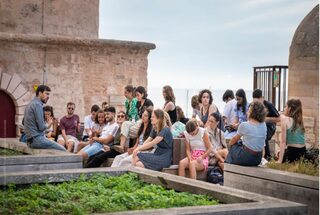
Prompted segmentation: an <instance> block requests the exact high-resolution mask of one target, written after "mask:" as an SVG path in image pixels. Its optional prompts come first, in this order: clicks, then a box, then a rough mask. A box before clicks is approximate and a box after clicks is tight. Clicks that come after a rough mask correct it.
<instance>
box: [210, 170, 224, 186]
mask: <svg viewBox="0 0 320 215" xmlns="http://www.w3.org/2000/svg"><path fill="white" fill-rule="evenodd" d="M207 181H208V182H210V183H213V184H220V185H223V171H222V170H221V169H220V167H218V166H214V167H213V168H212V169H209V170H208V172H207Z"/></svg>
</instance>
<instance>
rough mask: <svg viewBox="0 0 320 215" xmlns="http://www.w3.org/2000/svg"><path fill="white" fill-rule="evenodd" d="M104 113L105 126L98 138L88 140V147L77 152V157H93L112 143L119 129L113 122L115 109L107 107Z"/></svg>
mask: <svg viewBox="0 0 320 215" xmlns="http://www.w3.org/2000/svg"><path fill="white" fill-rule="evenodd" d="M105 112H106V116H105V117H106V122H107V125H106V126H104V127H103V129H102V132H101V134H100V137H92V138H90V139H89V145H87V146H86V147H84V148H83V149H82V150H81V151H80V152H78V155H81V156H82V157H83V159H88V158H90V157H92V156H94V155H95V154H97V153H99V152H100V151H101V150H103V149H104V148H106V147H107V148H108V147H109V146H110V145H111V144H112V143H113V140H114V137H115V136H116V134H117V131H118V129H119V125H118V124H117V123H116V122H115V114H116V109H115V108H114V107H108V108H106V109H105ZM108 145H109V146H108Z"/></svg>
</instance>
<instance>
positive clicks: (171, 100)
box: [162, 85, 176, 103]
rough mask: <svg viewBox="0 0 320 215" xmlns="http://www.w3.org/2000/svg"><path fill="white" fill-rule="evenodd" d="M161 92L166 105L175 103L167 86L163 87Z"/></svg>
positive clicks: (170, 89) (172, 94)
mask: <svg viewBox="0 0 320 215" xmlns="http://www.w3.org/2000/svg"><path fill="white" fill-rule="evenodd" d="M162 90H163V92H164V93H165V97H164V99H165V100H166V103H168V102H173V103H175V101H176V97H175V96H174V93H173V89H172V87H171V86H169V85H165V86H164V87H163V89H162Z"/></svg>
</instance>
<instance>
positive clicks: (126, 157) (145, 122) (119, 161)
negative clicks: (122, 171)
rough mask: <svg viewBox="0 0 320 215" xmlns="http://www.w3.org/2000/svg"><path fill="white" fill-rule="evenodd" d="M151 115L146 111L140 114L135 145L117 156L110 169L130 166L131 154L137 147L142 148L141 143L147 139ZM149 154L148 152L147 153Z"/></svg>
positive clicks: (150, 126) (149, 111) (150, 112)
mask: <svg viewBox="0 0 320 215" xmlns="http://www.w3.org/2000/svg"><path fill="white" fill-rule="evenodd" d="M151 114H152V111H151V110H149V109H146V110H145V111H144V112H143V114H142V123H141V125H140V128H139V130H138V138H137V141H136V144H135V145H134V146H133V147H132V148H129V149H128V152H126V153H123V154H121V155H118V156H116V157H115V158H114V160H113V163H112V165H111V167H119V166H126V165H130V164H131V162H132V152H133V150H135V149H136V148H137V147H138V146H142V145H143V142H144V141H145V140H146V139H147V138H148V137H149V135H150V132H151V129H152V125H151ZM148 152H149V151H148Z"/></svg>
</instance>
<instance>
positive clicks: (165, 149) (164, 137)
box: [132, 109, 173, 171]
mask: <svg viewBox="0 0 320 215" xmlns="http://www.w3.org/2000/svg"><path fill="white" fill-rule="evenodd" d="M151 124H152V126H153V129H152V131H151V133H150V136H149V137H148V139H147V140H146V141H145V142H144V144H143V145H142V146H138V147H137V148H136V149H135V150H134V151H133V159H132V164H133V165H134V166H138V167H141V168H147V169H152V170H157V171H160V170H162V169H163V168H166V167H169V166H170V164H171V161H172V145H173V138H172V134H171V131H170V128H169V127H168V126H166V123H165V117H164V111H163V110H160V109H156V110H154V111H153V112H152V115H151ZM155 145H156V146H157V149H156V150H155V152H154V153H153V154H151V153H140V152H142V151H145V150H148V149H150V148H151V147H153V146H155Z"/></svg>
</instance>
